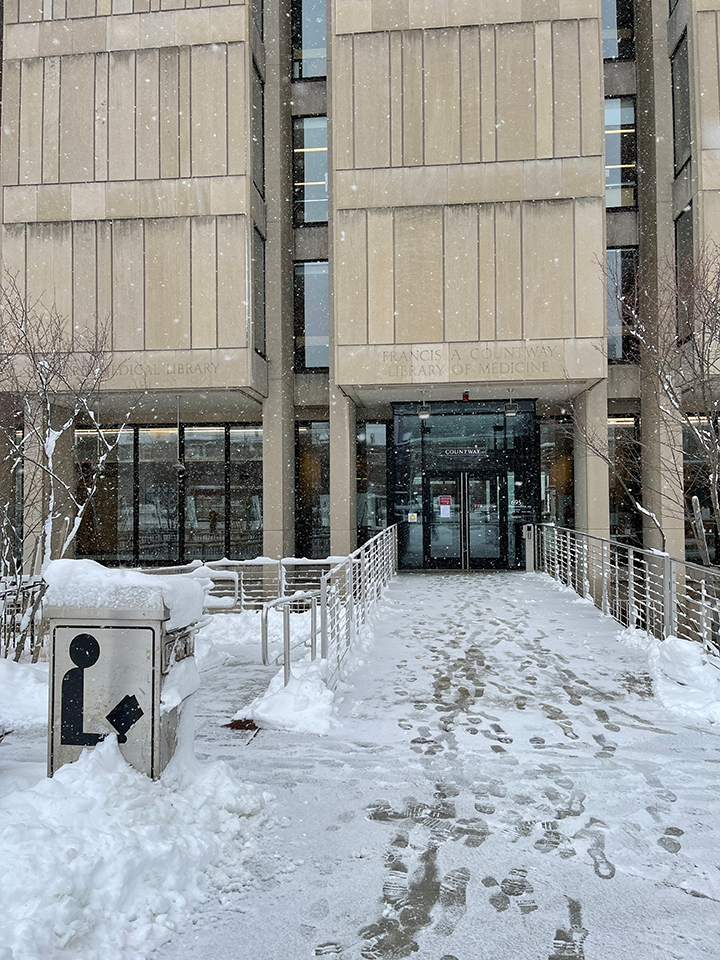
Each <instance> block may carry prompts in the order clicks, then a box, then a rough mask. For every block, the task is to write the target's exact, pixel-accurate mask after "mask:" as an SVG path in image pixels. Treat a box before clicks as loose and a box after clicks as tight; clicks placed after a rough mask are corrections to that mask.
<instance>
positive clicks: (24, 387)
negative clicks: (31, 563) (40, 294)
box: [0, 276, 132, 627]
mask: <svg viewBox="0 0 720 960" xmlns="http://www.w3.org/2000/svg"><path fill="white" fill-rule="evenodd" d="M112 359H113V355H112V349H111V331H110V327H109V324H107V323H102V322H97V323H95V324H94V325H93V326H92V327H89V328H84V329H73V328H72V325H71V323H70V321H69V320H68V319H67V318H65V317H63V316H61V315H60V314H59V313H58V312H57V310H56V309H55V308H54V307H47V306H45V305H44V304H43V303H42V302H41V301H39V300H35V301H30V300H28V299H27V298H25V297H24V296H23V295H22V293H21V291H20V290H19V288H18V285H17V283H16V282H15V280H14V279H13V278H12V277H9V276H6V277H4V279H3V283H2V284H1V285H0V534H1V535H2V551H1V553H0V575H2V577H3V578H6V579H7V578H13V579H15V580H17V581H19V579H20V577H21V574H22V572H23V567H25V569H26V570H27V565H28V557H29V554H30V552H31V551H32V546H33V545H37V555H38V557H40V558H41V559H42V563H43V565H44V564H45V563H47V562H48V561H49V560H50V558H51V556H53V555H54V554H55V555H57V556H62V555H63V554H65V552H66V551H67V549H68V547H69V545H70V544H71V543H72V541H73V539H74V537H75V535H76V534H77V531H78V529H79V527H80V524H81V522H82V519H83V516H84V514H85V511H86V508H87V507H88V504H89V503H90V502H91V500H92V498H93V496H94V495H95V493H96V491H97V488H98V484H99V483H100V480H101V477H102V475H103V471H104V468H105V464H106V462H107V460H108V458H109V457H110V456H111V455H112V453H113V450H114V449H115V447H116V445H117V443H118V439H119V435H120V431H119V430H118V429H117V426H116V427H114V428H113V429H112V430H110V431H108V430H106V429H104V428H103V426H102V424H101V423H100V422H99V419H98V414H97V409H98V406H97V405H98V400H99V396H100V391H101V389H102V388H103V387H105V386H107V384H108V382H109V381H110V379H111V376H112V369H111V365H112ZM131 410H132V406H131V405H128V408H127V414H126V416H125V422H127V418H128V417H129V415H130V412H131ZM121 426H122V425H121ZM78 427H83V428H84V429H85V430H91V431H92V432H93V433H94V435H95V436H96V437H97V445H96V449H97V451H98V452H97V457H96V459H95V460H94V462H93V463H91V464H90V465H89V466H88V467H86V469H85V471H84V474H83V481H82V482H78V475H77V471H76V464H75V457H74V437H75V430H76V428H78ZM38 606H39V599H38V600H37V602H36V603H35V604H34V609H33V611H32V616H34V615H35V613H36V611H37V608H38ZM25 626H26V627H27V626H28V625H27V624H26V625H25Z"/></svg>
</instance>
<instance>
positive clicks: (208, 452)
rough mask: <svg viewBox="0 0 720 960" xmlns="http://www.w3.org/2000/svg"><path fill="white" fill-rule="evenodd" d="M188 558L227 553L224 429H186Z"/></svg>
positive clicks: (194, 558) (185, 531)
mask: <svg viewBox="0 0 720 960" xmlns="http://www.w3.org/2000/svg"><path fill="white" fill-rule="evenodd" d="M184 534H185V557H186V559H188V560H217V559H218V558H219V557H221V556H223V554H224V553H225V427H212V426H203V427H185V529H184Z"/></svg>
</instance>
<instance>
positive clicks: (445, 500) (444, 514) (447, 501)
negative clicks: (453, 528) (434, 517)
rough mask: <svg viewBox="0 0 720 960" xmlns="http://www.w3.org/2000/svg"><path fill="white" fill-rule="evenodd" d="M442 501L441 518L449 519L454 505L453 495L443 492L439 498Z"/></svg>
mask: <svg viewBox="0 0 720 960" xmlns="http://www.w3.org/2000/svg"><path fill="white" fill-rule="evenodd" d="M438 499H439V501H440V519H441V520H442V519H443V518H445V519H448V518H449V517H450V507H451V506H452V497H450V496H448V495H447V494H443V495H442V496H440V497H439V498H438Z"/></svg>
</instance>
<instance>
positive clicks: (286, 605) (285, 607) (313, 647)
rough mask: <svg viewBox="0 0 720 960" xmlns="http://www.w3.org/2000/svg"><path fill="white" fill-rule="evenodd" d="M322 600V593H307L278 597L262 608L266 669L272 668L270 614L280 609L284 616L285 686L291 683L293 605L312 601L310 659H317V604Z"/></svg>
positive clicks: (263, 654) (263, 652)
mask: <svg viewBox="0 0 720 960" xmlns="http://www.w3.org/2000/svg"><path fill="white" fill-rule="evenodd" d="M319 599H320V591H317V590H315V591H305V592H299V593H295V594H293V595H292V596H291V597H276V599H275V600H269V601H268V602H267V603H264V604H263V606H262V612H261V615H260V622H261V641H260V649H261V653H262V662H263V665H264V666H266V667H269V666H270V655H269V652H268V614H269V612H270V610H274V609H276V608H278V607H279V608H280V609H281V610H282V615H283V675H284V683H285V686H287V685H288V683H289V681H290V650H291V644H290V612H291V608H292V606H293V604H297V603H298V602H301V601H305V602H307V601H308V600H309V601H310V659H311V660H315V659H316V658H317V604H318V600H319Z"/></svg>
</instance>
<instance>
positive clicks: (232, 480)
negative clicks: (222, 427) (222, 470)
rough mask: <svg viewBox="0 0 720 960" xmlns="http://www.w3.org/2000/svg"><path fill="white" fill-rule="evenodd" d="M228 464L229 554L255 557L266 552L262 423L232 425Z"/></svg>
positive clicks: (234, 556)
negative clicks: (263, 543) (263, 545)
mask: <svg viewBox="0 0 720 960" xmlns="http://www.w3.org/2000/svg"><path fill="white" fill-rule="evenodd" d="M229 433H230V442H229V446H230V462H229V464H228V503H229V513H228V520H227V522H228V524H229V529H230V536H229V541H230V542H229V545H228V551H229V552H228V555H229V556H230V557H231V558H232V559H252V558H253V557H259V556H261V555H262V541H263V514H262V503H263V463H262V439H263V431H262V427H261V426H258V425H256V424H252V425H247V426H237V427H230V430H229Z"/></svg>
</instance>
